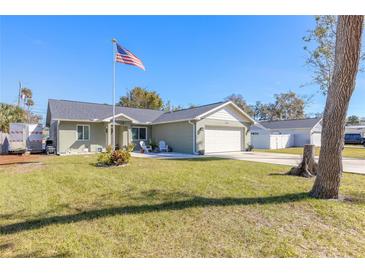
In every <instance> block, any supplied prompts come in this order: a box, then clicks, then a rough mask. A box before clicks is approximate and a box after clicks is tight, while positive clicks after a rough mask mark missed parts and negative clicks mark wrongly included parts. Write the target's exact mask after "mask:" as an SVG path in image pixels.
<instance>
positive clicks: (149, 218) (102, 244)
mask: <svg viewBox="0 0 365 274" xmlns="http://www.w3.org/2000/svg"><path fill="white" fill-rule="evenodd" d="M95 160H96V157H95V156H69V157H51V158H49V159H47V158H46V160H42V161H41V162H40V163H38V164H34V165H36V166H35V167H34V168H32V164H27V165H26V166H25V165H15V166H6V167H1V168H0V256H1V257H364V256H365V176H362V175H354V174H345V175H344V178H343V184H342V186H341V193H342V194H343V195H344V196H345V197H346V199H343V200H341V201H337V200H327V201H324V200H315V199H311V198H309V197H308V196H307V194H306V193H307V192H308V191H309V190H310V188H311V186H312V184H313V180H309V179H304V178H297V177H291V176H286V175H283V173H285V172H286V171H288V169H289V167H285V166H276V165H270V164H263V163H253V162H246V161H235V160H225V159H218V158H203V159H194V160H157V159H141V158H133V159H132V161H131V163H130V164H129V165H128V166H125V167H113V168H97V167H95V166H94V165H93V163H95Z"/></svg>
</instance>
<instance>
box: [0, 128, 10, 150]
mask: <svg viewBox="0 0 365 274" xmlns="http://www.w3.org/2000/svg"><path fill="white" fill-rule="evenodd" d="M8 137H9V134H8V133H4V132H1V131H0V154H7V153H8V149H9V138H8Z"/></svg>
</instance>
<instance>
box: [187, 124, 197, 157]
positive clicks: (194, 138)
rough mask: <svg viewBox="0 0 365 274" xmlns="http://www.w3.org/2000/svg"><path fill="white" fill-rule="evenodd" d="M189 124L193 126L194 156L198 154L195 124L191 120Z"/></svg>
mask: <svg viewBox="0 0 365 274" xmlns="http://www.w3.org/2000/svg"><path fill="white" fill-rule="evenodd" d="M188 123H189V124H190V125H192V126H193V154H197V153H196V151H195V146H196V132H195V124H194V123H192V122H191V120H189V121H188Z"/></svg>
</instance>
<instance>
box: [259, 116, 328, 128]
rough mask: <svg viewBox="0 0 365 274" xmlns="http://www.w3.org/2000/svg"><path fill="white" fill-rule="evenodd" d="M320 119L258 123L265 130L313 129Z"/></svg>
mask: <svg viewBox="0 0 365 274" xmlns="http://www.w3.org/2000/svg"><path fill="white" fill-rule="evenodd" d="M321 119H322V118H308V119H294V120H278V121H259V122H258V123H259V124H261V125H262V126H264V127H265V128H267V129H288V128H313V127H314V126H315V125H316V124H317V123H318V122H319V121H320V120H321Z"/></svg>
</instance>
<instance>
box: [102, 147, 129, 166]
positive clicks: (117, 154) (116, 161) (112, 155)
mask: <svg viewBox="0 0 365 274" xmlns="http://www.w3.org/2000/svg"><path fill="white" fill-rule="evenodd" d="M130 159H131V153H130V151H129V150H128V149H127V148H126V149H118V150H115V151H112V149H111V147H109V146H108V147H107V150H106V152H102V153H100V154H99V155H98V158H97V162H96V165H97V166H119V165H125V164H127V163H129V161H130Z"/></svg>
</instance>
